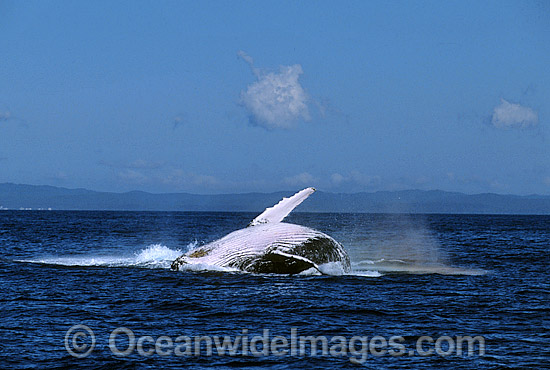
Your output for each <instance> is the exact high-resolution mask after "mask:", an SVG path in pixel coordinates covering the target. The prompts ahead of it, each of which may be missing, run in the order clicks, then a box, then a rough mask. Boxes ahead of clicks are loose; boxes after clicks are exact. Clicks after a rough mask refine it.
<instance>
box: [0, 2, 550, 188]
mask: <svg viewBox="0 0 550 370" xmlns="http://www.w3.org/2000/svg"><path fill="white" fill-rule="evenodd" d="M0 15H1V17H0V50H1V54H0V55H1V57H0V182H15V183H27V184H49V185H55V186H64V187H70V188H74V187H85V188H89V189H94V190H104V191H128V190H145V191H151V192H193V193H225V192H248V191H260V192H270V191H276V190H295V189H299V188H302V187H305V186H316V187H317V188H319V189H321V190H324V191H331V192H355V191H377V190H398V189H426V190H428V189H442V190H447V191H461V192H466V193H480V192H495V193H511V194H531V193H538V194H550V141H549V140H550V137H549V134H550V132H549V129H550V128H549V124H550V47H548V45H550V6H549V5H548V3H545V2H525V1H523V2H520V1H517V2H515V1H514V2H511V1H494V2H491V1H488V2H478V1H472V2H469V1H456V2H453V1H444V2H442V1H429V2H423V1H392V2H386V1H380V2H375V1H372V2H366V1H356V2H352V1H349V2H335V1H304V2H297V1H289V2H281V1H276V2H275V1H274V2H266V1H256V2H253V1H246V2H244V1H241V2H240V1H194V2H191V1H185V2H184V1H178V2H167V1H145V2H141V1H131V2H130V1H129V2H112V1H105V2H101V1H93V2H84V1H35V2H32V1H29V2H20V1H2V0H0Z"/></svg>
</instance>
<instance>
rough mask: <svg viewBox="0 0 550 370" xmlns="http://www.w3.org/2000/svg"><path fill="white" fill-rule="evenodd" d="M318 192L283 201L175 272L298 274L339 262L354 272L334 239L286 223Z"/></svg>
mask: <svg viewBox="0 0 550 370" xmlns="http://www.w3.org/2000/svg"><path fill="white" fill-rule="evenodd" d="M313 192H315V189H314V188H306V189H304V190H301V191H299V192H297V193H296V194H294V195H293V196H291V197H290V198H283V199H282V200H281V201H280V202H279V203H277V204H276V205H274V206H273V207H270V208H267V209H266V210H265V211H264V212H262V213H261V214H260V215H259V216H258V217H256V218H255V219H254V220H252V221H251V222H250V224H249V225H248V227H246V228H244V229H240V230H237V231H234V232H232V233H230V234H228V235H226V236H224V237H223V238H221V239H218V240H216V241H213V242H211V243H209V244H205V245H203V246H200V247H198V248H195V249H193V250H191V251H189V252H187V253H185V254H183V255H181V256H180V257H178V258H177V259H176V260H175V261H174V262H172V270H176V271H177V270H179V269H180V268H181V267H182V266H183V265H188V264H196V265H201V264H202V265H209V266H212V265H213V266H219V267H229V268H235V269H238V270H241V271H245V272H253V273H275V274H297V273H300V272H302V271H305V270H308V269H310V268H313V269H316V270H317V271H319V272H321V273H323V272H322V271H321V270H320V267H319V266H320V265H322V264H325V263H330V262H333V263H338V264H340V265H341V269H342V270H343V272H349V271H350V269H351V265H350V260H349V256H348V254H347V252H346V250H345V249H344V247H342V245H341V244H340V243H338V242H337V241H336V240H334V239H333V238H332V237H330V236H328V235H327V234H324V233H322V232H320V231H317V230H314V229H311V228H309V227H305V226H300V225H295V224H290V223H284V222H282V221H283V219H284V218H285V217H286V216H288V214H289V213H290V212H292V210H293V209H294V208H296V207H297V206H298V205H299V204H300V203H302V202H303V201H304V200H305V199H306V198H307V197H308V196H310V195H311V194H313Z"/></svg>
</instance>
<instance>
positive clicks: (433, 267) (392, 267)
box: [351, 258, 487, 276]
mask: <svg viewBox="0 0 550 370" xmlns="http://www.w3.org/2000/svg"><path fill="white" fill-rule="evenodd" d="M351 266H352V273H351V274H352V275H354V274H365V273H366V274H368V273H371V272H374V273H376V274H380V272H382V273H402V274H416V275H423V274H439V275H469V276H478V275H485V274H486V273H487V271H485V270H482V269H471V268H466V267H453V266H449V265H447V264H445V263H421V262H418V261H411V262H407V261H403V260H399V259H384V258H381V259H379V260H376V261H371V260H364V261H358V262H352V264H351Z"/></svg>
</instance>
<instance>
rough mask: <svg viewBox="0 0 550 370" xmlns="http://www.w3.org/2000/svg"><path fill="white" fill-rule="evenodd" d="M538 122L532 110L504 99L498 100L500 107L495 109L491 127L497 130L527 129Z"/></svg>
mask: <svg viewBox="0 0 550 370" xmlns="http://www.w3.org/2000/svg"><path fill="white" fill-rule="evenodd" d="M538 122H539V117H538V115H537V113H536V112H535V111H534V110H533V109H531V108H529V107H524V106H522V105H520V104H514V103H510V102H508V101H506V100H504V99H500V105H498V106H496V107H495V109H494V111H493V118H492V120H491V123H492V124H493V126H495V127H496V128H499V129H508V128H529V127H534V126H536V125H537V124H538Z"/></svg>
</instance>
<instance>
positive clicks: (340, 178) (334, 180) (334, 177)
mask: <svg viewBox="0 0 550 370" xmlns="http://www.w3.org/2000/svg"><path fill="white" fill-rule="evenodd" d="M345 180H346V178H345V177H344V176H342V175H340V174H339V173H333V174H332V175H331V176H330V181H331V182H332V184H333V185H335V186H339V185H340V184H341V183H342V182H344V181H345Z"/></svg>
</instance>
